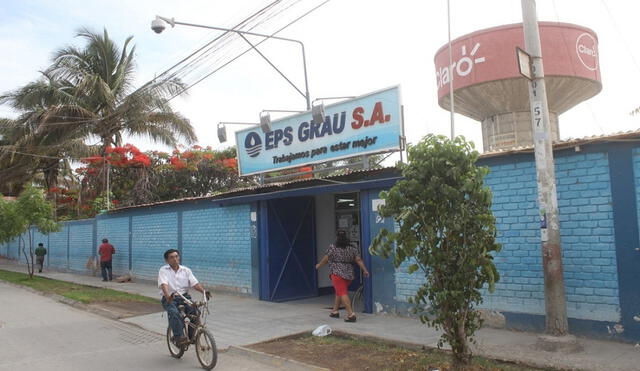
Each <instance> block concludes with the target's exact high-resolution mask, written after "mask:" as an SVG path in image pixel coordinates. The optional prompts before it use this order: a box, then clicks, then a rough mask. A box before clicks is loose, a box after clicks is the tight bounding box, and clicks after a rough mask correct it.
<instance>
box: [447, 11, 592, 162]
mask: <svg viewBox="0 0 640 371" xmlns="http://www.w3.org/2000/svg"><path fill="white" fill-rule="evenodd" d="M539 28H540V42H541V45H542V59H543V64H544V73H545V82H546V85H547V98H548V102H549V114H550V121H551V131H552V138H553V140H558V139H559V129H558V115H559V114H561V113H563V112H565V111H567V110H568V109H570V108H571V107H573V106H575V105H576V104H578V103H580V102H582V101H584V100H586V99H589V98H591V97H593V96H594V95H596V94H598V93H599V92H600V90H602V83H601V81H600V68H599V65H598V37H597V35H596V34H595V32H593V31H592V30H590V29H588V28H585V27H581V26H577V25H573V24H567V23H552V22H539ZM451 46H452V65H451V66H449V47H448V45H445V46H443V47H441V48H440V49H439V50H438V52H437V53H436V56H435V65H436V78H437V84H438V104H439V105H440V107H442V108H444V109H447V110H449V109H450V98H449V82H450V79H451V77H453V92H454V109H455V111H456V113H460V114H462V115H465V116H468V117H471V118H473V119H476V120H478V121H480V122H481V123H482V140H483V144H484V150H485V151H491V150H498V149H506V148H512V147H518V146H526V145H532V144H533V140H532V134H531V114H530V108H529V89H528V85H527V80H526V79H525V78H524V77H522V76H521V75H520V73H519V71H518V63H517V59H516V47H520V48H522V49H524V33H523V29H522V24H521V23H519V24H512V25H505V26H499V27H494V28H488V29H485V30H480V31H476V32H473V33H470V34H468V35H465V36H462V37H460V38H457V39H455V40H453V41H452V43H451Z"/></svg>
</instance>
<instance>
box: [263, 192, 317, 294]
mask: <svg viewBox="0 0 640 371" xmlns="http://www.w3.org/2000/svg"><path fill="white" fill-rule="evenodd" d="M313 206H314V202H313V197H293V198H285V199H278V200H270V201H268V202H267V209H268V217H267V231H268V247H267V249H268V254H269V256H268V272H269V273H268V274H269V278H268V280H269V285H268V299H267V300H269V301H287V300H295V299H302V298H308V297H312V296H317V294H318V286H317V283H316V272H315V264H316V246H315V241H316V238H315V223H314V207H313Z"/></svg>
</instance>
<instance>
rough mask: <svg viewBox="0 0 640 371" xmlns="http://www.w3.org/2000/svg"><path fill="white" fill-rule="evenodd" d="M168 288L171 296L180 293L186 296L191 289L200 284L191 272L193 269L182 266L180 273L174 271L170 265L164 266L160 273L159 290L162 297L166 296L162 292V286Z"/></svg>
mask: <svg viewBox="0 0 640 371" xmlns="http://www.w3.org/2000/svg"><path fill="white" fill-rule="evenodd" d="M163 284H165V285H167V286H168V289H169V294H172V293H174V292H179V293H181V294H185V293H186V292H187V291H188V290H189V288H190V287H193V286H195V285H196V284H198V280H197V279H196V277H195V276H194V275H193V272H191V269H189V268H187V267H185V266H183V265H181V266H180V267H179V268H178V271H174V270H173V269H172V268H171V266H170V265H169V264H166V265H164V266H163V267H162V268H160V271H159V272H158V288H159V289H160V296H162V295H164V293H163V292H162V285H163Z"/></svg>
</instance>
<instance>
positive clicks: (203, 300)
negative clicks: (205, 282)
mask: <svg viewBox="0 0 640 371" xmlns="http://www.w3.org/2000/svg"><path fill="white" fill-rule="evenodd" d="M175 295H178V296H180V297H181V298H182V300H184V302H185V303H187V304H189V305H199V304H201V305H206V304H207V303H208V302H209V300H208V299H207V292H206V291H205V292H204V293H203V294H202V297H203V298H202V302H201V303H198V302H193V301H191V300H189V299H187V298H186V297H185V296H184V295H182V294H181V293H179V292H173V293H172V294H171V296H175Z"/></svg>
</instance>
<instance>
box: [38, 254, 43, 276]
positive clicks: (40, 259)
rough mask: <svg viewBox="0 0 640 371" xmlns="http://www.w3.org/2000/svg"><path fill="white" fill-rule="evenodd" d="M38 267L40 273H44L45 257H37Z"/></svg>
mask: <svg viewBox="0 0 640 371" xmlns="http://www.w3.org/2000/svg"><path fill="white" fill-rule="evenodd" d="M36 265H37V266H38V272H42V266H43V265H44V256H36Z"/></svg>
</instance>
